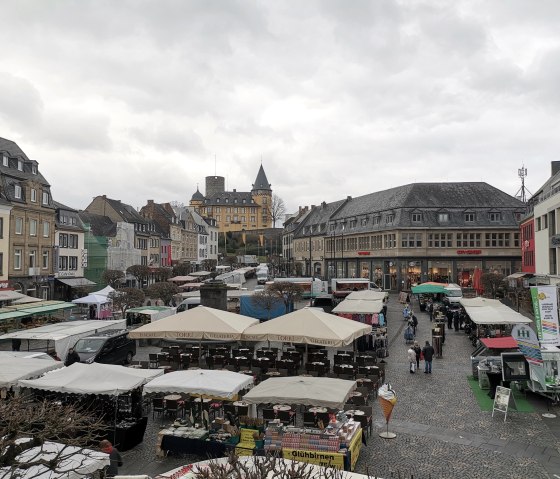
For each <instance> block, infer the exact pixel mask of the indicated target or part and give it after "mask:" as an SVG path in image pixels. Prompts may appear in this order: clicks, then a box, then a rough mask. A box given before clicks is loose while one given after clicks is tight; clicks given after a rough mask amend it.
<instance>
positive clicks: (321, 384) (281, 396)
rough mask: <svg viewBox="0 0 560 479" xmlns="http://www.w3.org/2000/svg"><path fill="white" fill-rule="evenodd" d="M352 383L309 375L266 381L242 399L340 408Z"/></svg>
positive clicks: (349, 391)
mask: <svg viewBox="0 0 560 479" xmlns="http://www.w3.org/2000/svg"><path fill="white" fill-rule="evenodd" d="M354 389H356V381H348V380H345V379H336V378H318V377H312V376H288V377H279V378H270V379H267V380H265V381H263V382H262V383H260V384H258V385H257V386H255V387H254V388H253V389H251V390H250V391H249V392H248V393H247V394H245V395H244V396H243V400H244V401H245V402H248V403H250V404H266V403H288V404H302V405H304V406H323V407H330V408H341V409H342V407H343V406H344V404H345V403H346V402H347V401H348V398H349V397H350V394H351V393H352V391H354Z"/></svg>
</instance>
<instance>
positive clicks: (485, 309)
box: [460, 298, 531, 325]
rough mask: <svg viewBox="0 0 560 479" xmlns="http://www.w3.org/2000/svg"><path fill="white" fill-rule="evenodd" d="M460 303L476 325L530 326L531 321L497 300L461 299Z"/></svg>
mask: <svg viewBox="0 0 560 479" xmlns="http://www.w3.org/2000/svg"><path fill="white" fill-rule="evenodd" d="M460 303H461V304H462V305H463V307H464V308H465V311H466V312H467V314H468V315H469V317H470V318H471V320H472V321H473V323H476V324H496V325H497V324H529V323H531V320H530V319H529V318H526V317H525V316H523V315H522V314H520V313H518V312H517V311H514V310H513V309H511V308H509V307H508V306H506V305H505V304H503V303H501V302H500V301H498V300H496V299H488V298H461V300H460Z"/></svg>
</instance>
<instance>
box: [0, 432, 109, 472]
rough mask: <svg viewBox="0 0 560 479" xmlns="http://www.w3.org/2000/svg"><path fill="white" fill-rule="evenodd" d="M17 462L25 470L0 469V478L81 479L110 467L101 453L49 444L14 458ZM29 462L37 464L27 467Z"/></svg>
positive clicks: (107, 459)
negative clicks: (23, 465)
mask: <svg viewBox="0 0 560 479" xmlns="http://www.w3.org/2000/svg"><path fill="white" fill-rule="evenodd" d="M16 461H17V462H18V463H20V464H25V467H20V468H18V467H16V468H10V467H2V468H0V478H15V477H17V478H18V479H39V478H40V479H81V478H86V477H93V476H94V475H96V474H99V475H100V474H101V471H103V469H104V468H105V467H107V466H109V464H110V461H109V454H106V453H104V452H101V451H94V450H92V449H85V448H81V447H77V446H70V445H67V444H61V443H59V442H51V441H49V442H45V443H44V444H43V445H42V446H36V447H33V448H30V449H26V450H24V451H23V452H21V453H20V454H19V455H18V456H16ZM53 461H54V462H55V464H54V465H53V464H52V463H53ZM31 462H33V463H36V465H30V464H29V463H31ZM41 462H43V463H45V464H47V463H49V465H50V466H51V467H49V466H47V465H41V464H40V463H41Z"/></svg>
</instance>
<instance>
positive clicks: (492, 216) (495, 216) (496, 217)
mask: <svg viewBox="0 0 560 479" xmlns="http://www.w3.org/2000/svg"><path fill="white" fill-rule="evenodd" d="M488 220H489V221H490V222H491V223H497V222H498V221H501V220H502V213H499V212H490V213H488Z"/></svg>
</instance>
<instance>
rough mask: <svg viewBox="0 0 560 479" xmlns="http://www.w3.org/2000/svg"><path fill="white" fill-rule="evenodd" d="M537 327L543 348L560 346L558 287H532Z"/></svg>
mask: <svg viewBox="0 0 560 479" xmlns="http://www.w3.org/2000/svg"><path fill="white" fill-rule="evenodd" d="M531 296H532V299H533V312H534V313H535V326H536V327H537V334H538V336H539V340H540V342H541V346H558V345H560V334H559V331H558V297H557V289H556V286H533V287H531Z"/></svg>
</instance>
